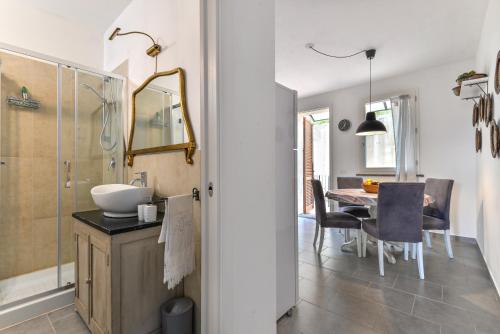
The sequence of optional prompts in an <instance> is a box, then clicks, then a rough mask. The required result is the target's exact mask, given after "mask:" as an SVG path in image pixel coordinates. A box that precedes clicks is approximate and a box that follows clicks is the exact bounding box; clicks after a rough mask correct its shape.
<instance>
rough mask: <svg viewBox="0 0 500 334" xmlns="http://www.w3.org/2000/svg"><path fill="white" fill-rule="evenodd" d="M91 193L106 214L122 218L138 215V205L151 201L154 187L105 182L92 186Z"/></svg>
mask: <svg viewBox="0 0 500 334" xmlns="http://www.w3.org/2000/svg"><path fill="white" fill-rule="evenodd" d="M90 193H91V194H92V198H93V199H94V203H95V204H96V205H97V206H98V207H99V208H101V209H102V210H103V211H104V215H105V216H107V217H113V218H121V217H134V216H137V205H139V204H144V203H147V202H148V201H150V200H151V196H153V189H152V188H144V187H136V186H130V185H128V184H103V185H100V186H96V187H94V188H92V189H91V190H90Z"/></svg>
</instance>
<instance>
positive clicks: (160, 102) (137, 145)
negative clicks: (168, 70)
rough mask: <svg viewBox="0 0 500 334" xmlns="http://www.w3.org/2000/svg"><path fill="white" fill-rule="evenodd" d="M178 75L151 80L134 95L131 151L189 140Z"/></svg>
mask: <svg viewBox="0 0 500 334" xmlns="http://www.w3.org/2000/svg"><path fill="white" fill-rule="evenodd" d="M179 80H180V78H179V73H174V74H172V75H167V76H159V77H156V78H154V79H153V80H151V81H150V82H149V83H148V84H147V85H146V86H145V87H144V88H143V89H142V90H141V91H139V92H138V93H137V94H136V95H135V124H134V127H135V129H134V140H133V142H132V150H142V149H146V148H152V147H158V146H168V145H176V144H182V143H186V142H188V141H189V139H188V134H187V128H186V126H185V122H184V118H183V116H182V109H181V99H180V92H179V86H180V85H179Z"/></svg>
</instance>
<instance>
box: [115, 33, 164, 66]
mask: <svg viewBox="0 0 500 334" xmlns="http://www.w3.org/2000/svg"><path fill="white" fill-rule="evenodd" d="M120 31H121V28H116V29H115V30H113V32H112V33H111V35H109V38H108V39H109V40H110V41H112V40H113V39H115V37H117V36H125V35H132V34H139V35H144V36H146V37H148V38H149V39H150V40H151V42H153V45H151V46H150V47H149V48H148V49H147V50H146V54H147V55H148V56H150V57H153V58H155V73H156V72H157V71H158V58H157V57H158V55H159V54H160V52H161V45H159V44H158V43H156V42H155V40H154V38H153V37H151V35H149V34H146V33H145V32H142V31H128V32H120Z"/></svg>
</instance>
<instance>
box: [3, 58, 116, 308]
mask: <svg viewBox="0 0 500 334" xmlns="http://www.w3.org/2000/svg"><path fill="white" fill-rule="evenodd" d="M97 72H98V71H96V72H95V73H94V72H91V71H84V70H80V69H77V68H75V67H73V66H68V65H65V64H61V63H56V62H52V61H46V60H41V59H39V58H34V57H29V56H26V55H20V54H18V53H14V52H10V51H5V50H0V87H1V88H0V89H1V92H0V95H1V96H0V99H1V101H0V311H1V310H2V309H5V308H8V307H11V306H13V305H16V304H19V303H21V302H24V301H26V300H30V299H34V298H36V297H39V296H41V295H44V294H49V293H52V292H54V291H59V290H61V289H64V288H66V287H72V286H73V284H74V250H73V247H74V245H73V218H72V217H71V214H72V213H73V212H75V211H86V210H92V209H95V206H94V204H93V201H92V198H91V196H90V189H91V188H92V187H93V186H95V185H98V184H102V183H121V182H122V181H123V156H124V142H123V131H122V128H123V126H122V88H123V81H122V80H121V79H117V78H114V77H109V76H106V75H103V74H100V73H97Z"/></svg>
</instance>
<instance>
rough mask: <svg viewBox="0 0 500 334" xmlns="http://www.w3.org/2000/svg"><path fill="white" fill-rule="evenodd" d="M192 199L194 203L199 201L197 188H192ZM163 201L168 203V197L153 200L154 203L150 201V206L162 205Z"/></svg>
mask: <svg viewBox="0 0 500 334" xmlns="http://www.w3.org/2000/svg"><path fill="white" fill-rule="evenodd" d="M192 193H193V199H194V200H195V201H199V200H200V191H199V190H198V188H193V192H192ZM165 201H168V197H160V198H157V199H155V200H154V201H151V203H152V204H160V203H163V202H165Z"/></svg>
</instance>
